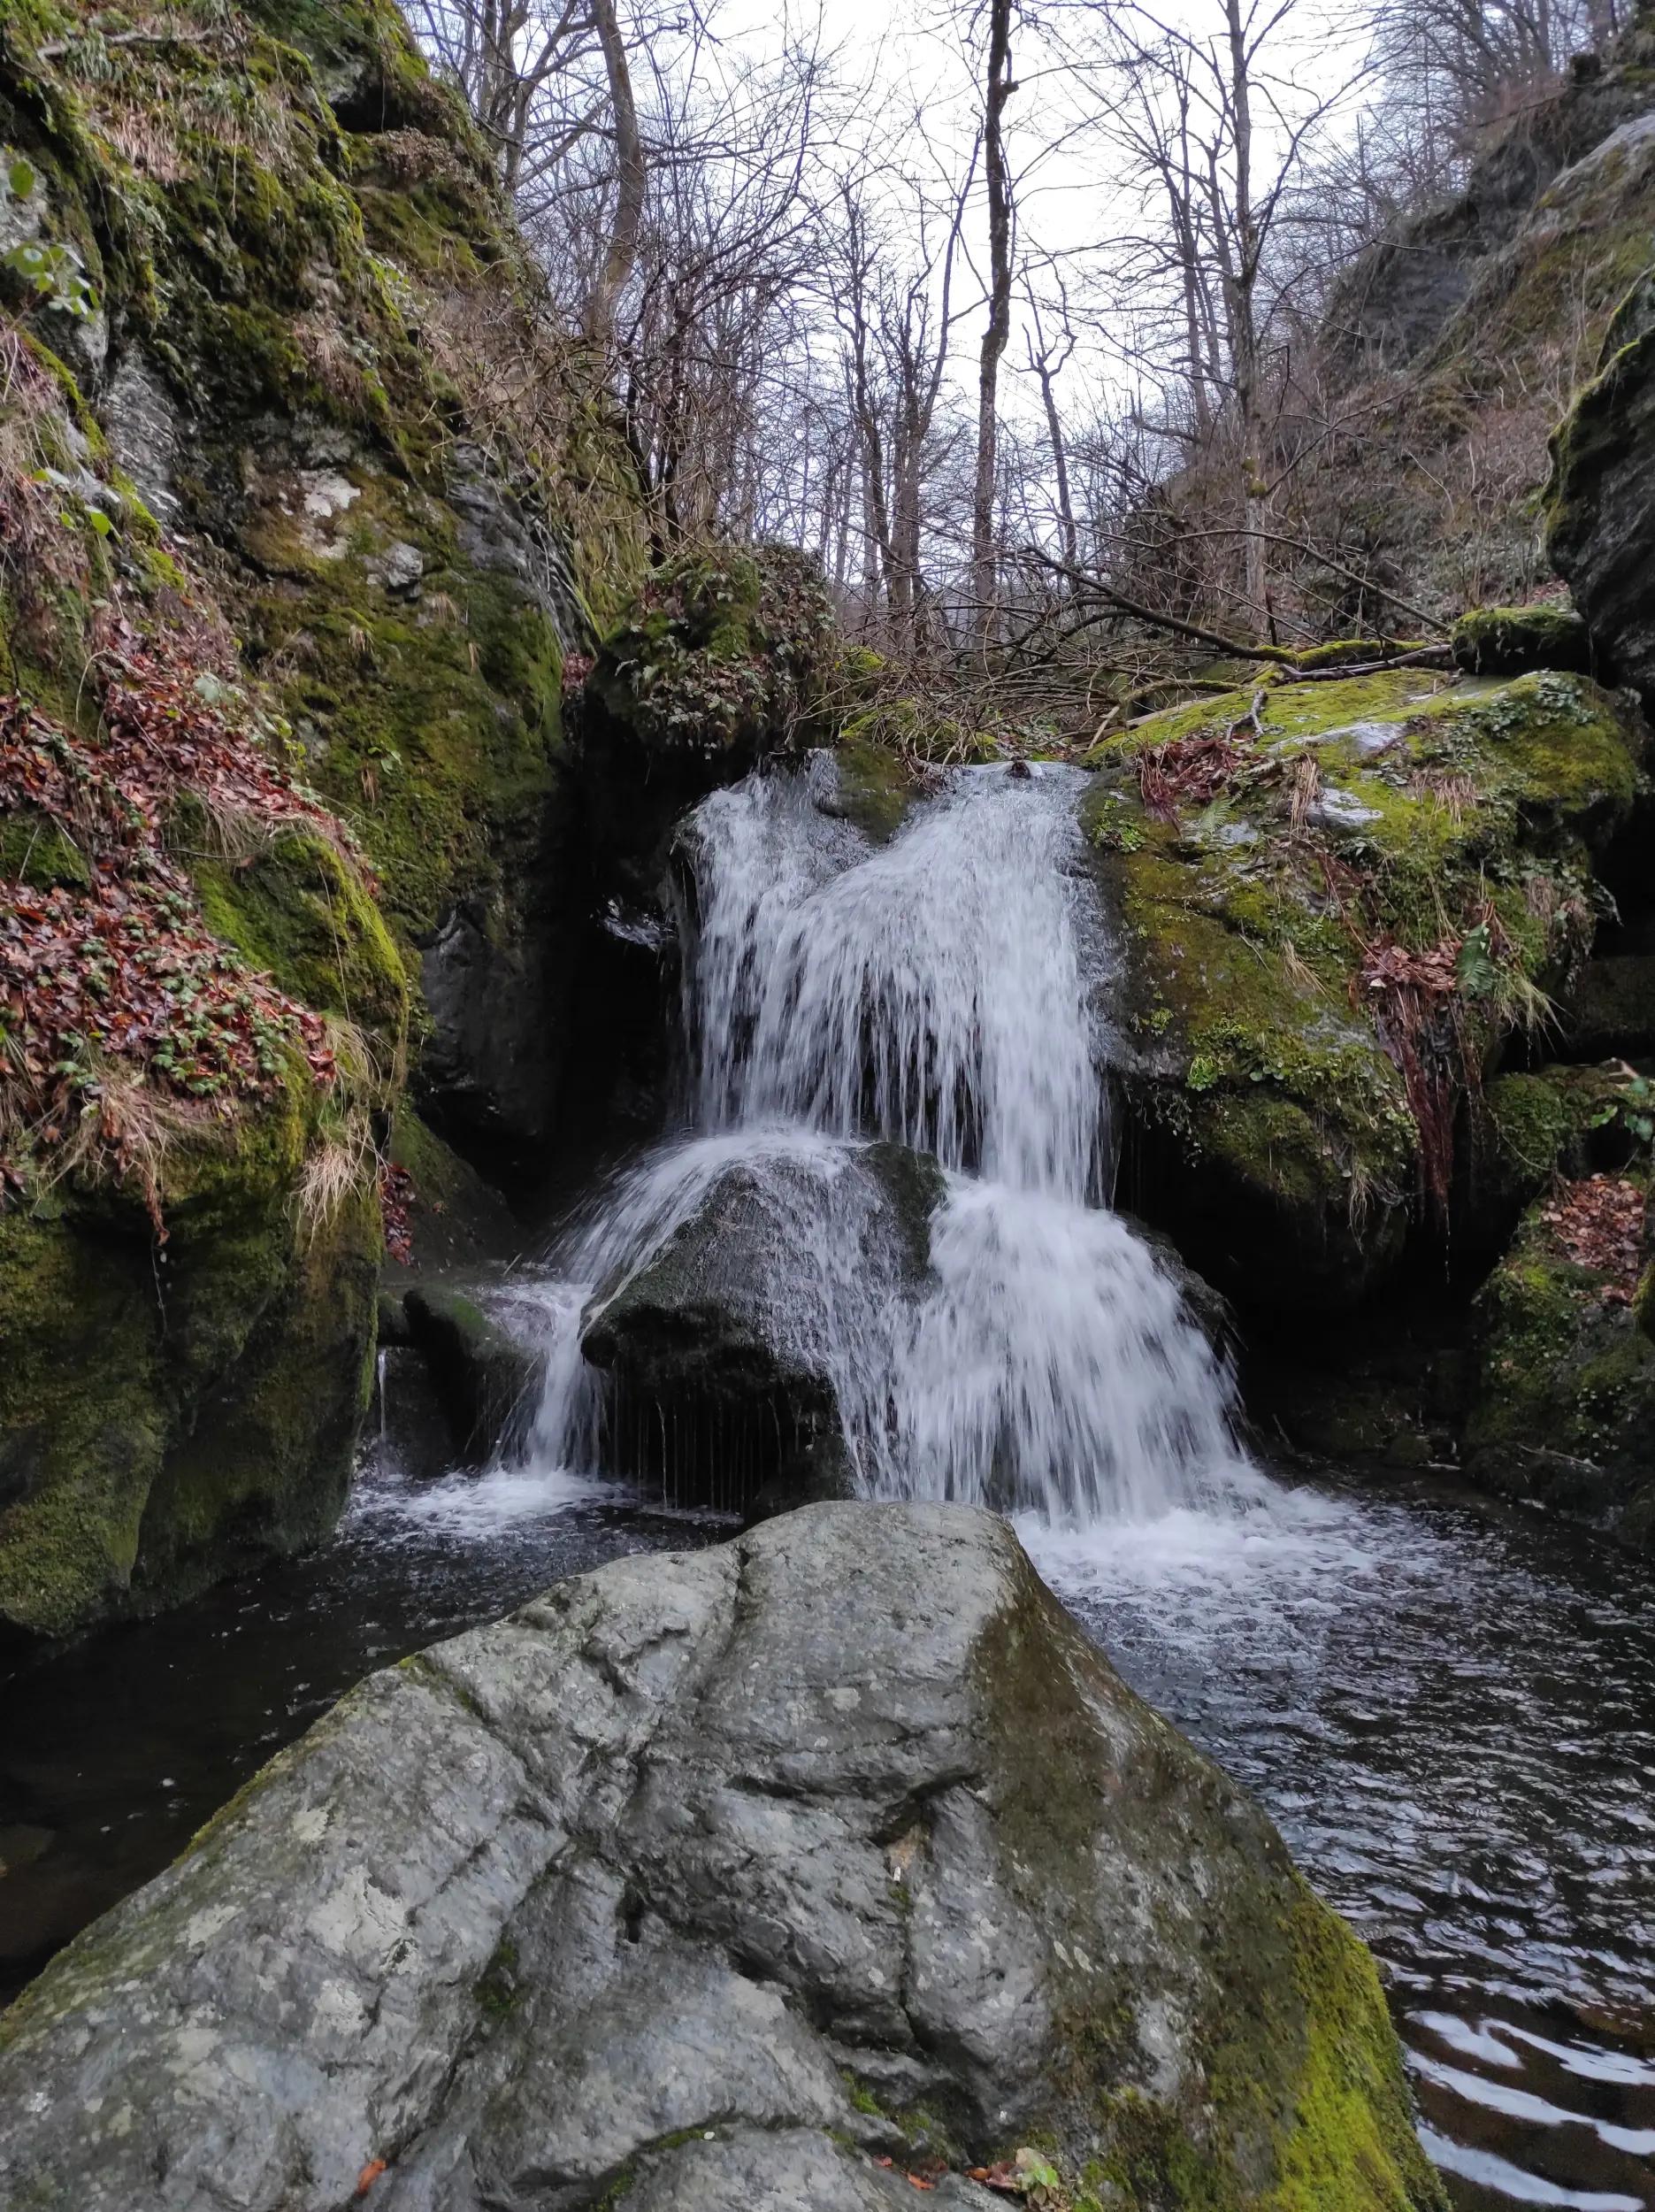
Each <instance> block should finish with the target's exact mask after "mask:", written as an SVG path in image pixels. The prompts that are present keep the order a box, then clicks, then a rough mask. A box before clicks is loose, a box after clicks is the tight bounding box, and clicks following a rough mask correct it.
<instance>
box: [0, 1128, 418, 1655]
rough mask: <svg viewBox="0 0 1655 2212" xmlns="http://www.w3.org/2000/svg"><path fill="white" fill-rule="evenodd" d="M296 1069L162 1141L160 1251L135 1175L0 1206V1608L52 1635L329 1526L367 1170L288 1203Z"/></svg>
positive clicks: (343, 1477) (360, 1331) (369, 1275)
mask: <svg viewBox="0 0 1655 2212" xmlns="http://www.w3.org/2000/svg"><path fill="white" fill-rule="evenodd" d="M311 1123H312V1116H311V1115H310V1113H308V1112H307V1110H306V1107H305V1103H304V1102H303V1101H302V1099H301V1098H300V1096H299V1095H298V1094H296V1091H295V1090H291V1089H290V1090H289V1091H288V1092H287V1094H285V1097H284V1102H283V1104H282V1105H281V1107H280V1109H278V1108H271V1109H268V1110H266V1111H265V1112H264V1115H263V1116H262V1117H261V1119H260V1122H259V1125H257V1127H256V1128H254V1129H252V1130H250V1131H243V1132H241V1133H240V1134H241V1141H239V1142H235V1141H232V1142H229V1143H224V1142H222V1141H220V1142H218V1143H212V1142H209V1143H208V1144H206V1145H204V1146H203V1148H201V1149H200V1150H199V1151H198V1152H196V1153H195V1155H194V1156H193V1157H191V1158H189V1159H188V1160H187V1161H186V1160H183V1159H179V1160H175V1161H174V1163H173V1165H172V1187H171V1194H170V1202H169V1233H168V1239H167V1243H166V1246H165V1250H164V1252H163V1253H162V1255H161V1256H160V1257H159V1259H157V1253H156V1250H155V1248H154V1241H153V1232H152V1228H151V1225H150V1223H149V1218H148V1217H147V1216H146V1214H145V1211H144V1209H143V1206H142V1203H141V1202H139V1201H138V1200H137V1199H135V1198H132V1197H123V1196H122V1195H121V1194H119V1193H116V1192H111V1191H109V1190H107V1189H103V1190H96V1191H76V1190H75V1189H74V1188H73V1187H70V1188H69V1189H67V1190H66V1191H59V1192H58V1193H57V1194H56V1196H55V1197H54V1199H53V1200H51V1201H50V1202H46V1203H43V1204H42V1205H38V1206H36V1207H35V1208H34V1210H33V1211H31V1212H29V1213H27V1214H21V1213H19V1214H15V1215H12V1216H11V1217H7V1218H5V1219H4V1220H0V1339H4V1344H5V1354H4V1361H0V1626H4V1627H7V1628H11V1629H12V1630H21V1631H25V1632H28V1633H31V1634H34V1635H48V1636H51V1635H64V1634H66V1633H68V1632H70V1631H72V1630H73V1629H76V1628H80V1627H82V1626H84V1625H85V1624H87V1623H88V1621H91V1620H96V1619H98V1618H100V1617H105V1616H108V1615H111V1614H119V1613H126V1612H133V1611H137V1612H143V1611H150V1610H154V1609H156V1608H157V1607H159V1606H163V1605H166V1604H169V1603H172V1602H175V1601H178V1600H179V1599H180V1598H181V1597H184V1596H188V1594H190V1593H191V1592H193V1591H195V1590H196V1589H199V1588H200V1587H201V1586H203V1584H204V1583H207V1582H209V1581H211V1580H213V1579H215V1578H218V1577H219V1576H221V1575H224V1574H226V1573H232V1572H234V1571H237V1570H240V1569H245V1568H247V1567H249V1565H254V1564H257V1563H259V1562H260V1561H261V1560H263V1559H265V1558H268V1557H270V1556H272V1555H278V1554H280V1553H283V1552H288V1551H293V1550H296V1549H299V1548H303V1546H304V1545H306V1544H312V1543H315V1542H316V1541H317V1540H318V1539H319V1538H320V1537H322V1536H324V1535H326V1533H327V1532H328V1530H329V1529H331V1528H332V1526H333V1523H334V1521H335V1520H336V1519H337V1517H338V1515H339V1512H340V1509H341V1507H342V1505H343V1504H344V1502H345V1496H346V1493H347V1491H348V1488H349V1480H350V1465H351V1453H352V1448H353V1446H354V1444H355V1441H356V1430H357V1425H358V1424H359V1422H360V1420H361V1417H362V1413H363V1410H364V1407H365V1406H366V1404H367V1400H368V1389H369V1385H370V1382H371V1380H372V1366H373V1363H372V1347H373V1320H374V1289H375V1284H376V1281H377V1279H378V1272H379V1251H380V1230H379V1214H378V1209H377V1207H376V1205H375V1204H374V1202H373V1197H372V1191H371V1190H364V1189H362V1188H360V1187H358V1188H356V1190H354V1191H352V1192H350V1193H349V1194H347V1196H346V1197H345V1199H344V1201H343V1202H342V1203H341V1206H340V1207H339V1209H338V1210H337V1211H336V1212H335V1213H334V1214H333V1217H332V1218H331V1219H330V1220H329V1221H328V1222H327V1223H326V1225H323V1226H321V1227H320V1228H319V1229H318V1230H316V1231H315V1232H314V1233H307V1232H306V1231H305V1230H304V1229H303V1227H302V1226H301V1225H299V1224H298V1223H296V1222H295V1217H294V1205H293V1200H294V1192H295V1188H296V1187H297V1186H298V1182H299V1178H300V1175H301V1172H302V1166H301V1164H302V1162H303V1156H304V1154H305V1150H306V1148H307V1145H308V1144H309V1143H310V1141H311V1138H312V1134H313V1130H312V1126H311Z"/></svg>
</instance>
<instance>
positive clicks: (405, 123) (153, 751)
mask: <svg viewBox="0 0 1655 2212" xmlns="http://www.w3.org/2000/svg"><path fill="white" fill-rule="evenodd" d="M0 145H4V150H5V160H4V191H3V192H0V253H3V254H4V265H3V267H0V298H3V300H4V313H3V315H0V346H4V380H3V385H0V505H3V506H4V548H3V549H0V614H3V616H4V621H3V623H0V635H3V637H4V657H3V658H0V684H3V685H4V689H5V692H6V694H7V697H6V699H5V701H4V712H5V713H6V715H7V717H8V721H7V728H6V738H5V750H4V774H3V775H0V836H3V837H4V846H3V848H0V852H3V856H4V877H5V879H6V882H5V890H4V921H3V922H0V1009H3V1018H4V1041H5V1049H6V1051H7V1054H8V1063H9V1064H8V1067H7V1071H6V1094H7V1095H6V1105H5V1110H4V1120H0V1157H3V1158H4V1171H5V1177H6V1188H5V1197H6V1202H5V1205H4V1210H3V1211H0V1333H4V1338H5V1340H6V1344H7V1349H8V1357H7V1360H6V1362H5V1363H4V1373H3V1374H0V1432H3V1433H4V1446H3V1447H0V1621H4V1622H5V1623H9V1624H12V1625H14V1626H16V1627H20V1628H23V1629H25V1630H28V1631H32V1632H41V1631H45V1632H63V1631H64V1630H66V1629H69V1628H72V1627H74V1626H76V1625H78V1624H81V1623H84V1622H85V1621H87V1620H88V1619H92V1618H95V1617H99V1616H101V1615H104V1614H107V1613H109V1612H111V1611H114V1610H119V1609H124V1608H127V1607H131V1606H138V1605H142V1606H148V1605H153V1604H155V1603H157V1602H163V1601H167V1600H169V1599H171V1598H173V1597H176V1596H177V1595H178V1594H180V1592H182V1591H184V1590H186V1589H188V1587H189V1586H192V1585H193V1584H194V1583H195V1582H196V1581H198V1580H199V1579H200V1578H203V1576H208V1575H213V1574H218V1573H221V1572H223V1571H226V1568H227V1567H229V1566H231V1565H234V1564H237V1563H245V1562H247V1561H249V1560H251V1559H256V1558H257V1557H258V1556H260V1555H264V1554H266V1553H268V1552H269V1551H271V1550H272V1549H284V1548H289V1547H291V1546H293V1545H295V1544H297V1543H300V1542H303V1541H306V1540H314V1539H315V1537H316V1536H317V1535H318V1534H319V1533H321V1532H324V1531H325V1530H326V1528H327V1526H329V1525H331V1521H332V1519H333V1516H334V1515H335V1514H336V1513H337V1510H338V1508H339V1505H340V1503H341V1501H342V1498H343V1495H344V1492H345V1487H346V1484H347V1482H348V1479H349V1463H350V1455H351V1451H352V1448H353V1445H354V1440H355V1434H356V1426H357V1423H358V1421H359V1418H360V1415H361V1411H362V1409H363V1406H364V1403H365V1396H366V1391H367V1387H368V1380H369V1377H370V1372H371V1366H372V1344H373V1312H374V1288H375V1280H376V1275H377V1270H378V1265H379V1256H380V1253H381V1249H382V1234H381V1228H380V1222H379V1182H380V1179H381V1177H382V1174H383V1173H384V1172H385V1171H386V1170H387V1165H388V1163H389V1161H390V1159H391V1156H392V1155H393V1154H394V1153H397V1152H400V1151H402V1149H403V1147H402V1145H400V1144H399V1142H398V1141H397V1140H396V1138H395V1136H394V1134H393V1130H394V1126H395V1125H396V1124H397V1122H398V1120H399V1118H400V1120H401V1124H402V1127H403V1129H404V1131H405V1133H406V1135H407V1139H408V1142H409V1144H410V1146H412V1147H413V1148H414V1150H416V1151H423V1155H424V1156H426V1157H430V1156H432V1151H431V1148H432V1142H433V1141H432V1140H430V1139H428V1138H421V1139H420V1140H419V1143H418V1145H415V1144H414V1138H415V1133H416V1130H415V1125H414V1124H413V1123H412V1122H411V1121H410V1118H409V1107H408V1105H405V1104H402V1103H401V1102H402V1096H403V1092H404V1087H405V1086H406V1085H408V1084H409V1083H410V1081H411V1086H412V1091H413V1094H414V1096H415V1097H416V1098H417V1099H418V1105H419V1109H420V1110H421V1111H422V1112H424V1113H425V1115H426V1116H427V1117H428V1118H429V1119H430V1120H431V1121H432V1122H433V1124H435V1125H437V1126H438V1127H439V1128H441V1130H442V1131H443V1132H444V1133H446V1134H447V1135H448V1136H449V1137H450V1138H452V1139H453V1140H454V1141H456V1142H458V1143H460V1144H462V1145H468V1146H471V1147H477V1146H479V1145H483V1146H487V1148H490V1150H491V1151H492V1152H493V1153H494V1155H495V1156H496V1157H497V1159H499V1160H500V1161H502V1162H505V1163H508V1164H509V1163H510V1161H511V1160H512V1159H514V1158H517V1157H519V1156H522V1155H523V1154H525V1153H530V1154H532V1153H533V1151H534V1149H535V1148H538V1147H540V1146H542V1145H543V1144H544V1142H545V1141H546V1140H547V1137H548V1133H549V1130H550V1128H551V1127H552V1125H553V1121H554V1118H555V1113H556V1110H557V1086H558V1082H559V1080H560V1078H561V1055H562V1053H563V1050H564V1049H565V1047H566V1039H567V1035H568V1021H567V1010H568V1004H569V996H570V989H571V970H572V967H573V965H574V954H573V937H574V933H575V929H576V926H577V922H576V918H577V916H578V914H579V912H580V911H581V902H582V900H583V898H584V896H585V885H584V876H583V866H582V861H581V856H580V851H579V843H578V836H577V833H576V831H575V826H574V818H575V813H576V810H577V802H576V801H575V799H574V797H573V796H572V791H571V774H570V769H569V761H568V748H567V744H566V741H565V738H564V734H563V663H564V659H565V657H566V656H567V655H568V654H570V653H571V652H576V651H582V650H586V649H588V648H589V647H590V645H591V643H592V641H593V634H594V621H597V620H607V619H608V618H611V617H612V615H613V613H614V611H616V609H617V608H618V606H619V605H620V604H622V603H624V601H625V600H626V598H627V597H628V596H629V595H630V594H631V593H632V589H633V588H634V585H635V581H636V579H637V577H638V575H639V573H640V570H641V565H642V557H643V556H642V539H641V534H640V529H639V526H638V524H637V521H636V518H635V516H634V514H633V511H632V507H631V505H630V504H629V502H628V497H627V495H626V490H625V478H624V471H622V470H621V469H620V468H619V466H618V465H617V459H616V454H617V444H616V441H615V439H614V437H613V435H612V434H611V432H610V430H609V426H608V424H607V422H606V420H605V419H604V418H603V416H602V414H601V410H600V409H598V408H597V407H595V406H594V405H588V404H587V403H585V402H583V401H581V400H580V399H579V398H578V388H579V380H578V377H571V376H570V375H568V374H565V373H560V371H559V365H558V362H557V358H556V356H555V349H554V347H553V344H552V341H551V340H550V339H549V338H548V335H547V334H546V333H545V331H544V329H543V327H542V325H541V323H540V319H539V316H538V312H537V308H536V292H535V288H534V283H533V275H532V272H531V271H530V269H529V267H528V265H527V264H526V262H525V257H524V256H523V253H522V250H521V248H520V247H519V245H518V243H517V239H516V236H515V234H514V233H513V231H512V229H511V227H510V224H509V222H508V221H507V219H506V218H505V216H504V213H503V211H502V206H501V204H500V203H499V200H498V198H497V196H496V193H495V189H494V184H493V181H492V176H491V172H490V167H489V164H488V161H487V156H486V154H485V153H484V151H483V150H482V149H481V147H480V145H479V142H477V140H476V138H475V136H474V134H473V133H472V131H471V127H470V124H469V122H468V120H467V119H466V117H465V115H464V111H463V109H462V108H461V106H460V104H458V102H457V101H456V99H455V98H454V97H453V96H450V95H449V94H448V93H446V92H444V91H443V90H441V88H439V87H438V86H437V85H436V84H435V83H434V82H433V81H432V79H431V78H430V77H429V75H428V74H427V73H426V71H425V66H424V65H423V63H422V62H421V61H420V60H419V58H418V56H417V55H416V53H415V51H414V50H413V48H412V45H411V43H410V40H409V37H408V35H407V33H406V30H405V28H404V27H403V25H402V19H401V18H400V16H399V15H398V14H397V12H396V11H395V9H394V8H392V7H390V6H389V5H387V4H379V0H360V4H355V0H353V4H350V5H344V6H332V5H330V6H326V7H322V6H316V5H310V4H307V0H291V4H279V0H270V4H258V5H253V6H249V7H246V8H236V9H225V8H220V7H205V6H203V7H202V8H199V9H192V8H189V7H182V8H180V9H177V10H175V11H173V12H172V17H170V18H169V19H168V20H167V22H166V23H165V25H151V24H149V22H147V21H146V23H145V24H143V25H142V26H141V27H138V28H136V29H134V28H133V27H131V26H130V24H129V23H128V22H127V20H126V18H124V17H122V16H119V14H118V13H115V12H97V11H91V12H88V11H86V10H82V9H78V8H58V7H56V6H54V5H51V4H50V0H42V4H29V5H26V6H23V7H21V8H17V7H14V8H12V9H11V10H9V11H7V13H6V17H5V21H4V27H3V28H0ZM525 371H526V372H527V373H526V374H525ZM520 388H529V389H530V390H532V392H533V394H534V398H533V405H532V406H530V407H525V406H524V405H523V404H521V403H519V402H518V399H517V393H518V391H519V389H520ZM548 394H551V395H555V409H551V408H548V403H547V400H546V398H545V395H548Z"/></svg>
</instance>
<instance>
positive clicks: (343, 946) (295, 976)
mask: <svg viewBox="0 0 1655 2212" xmlns="http://www.w3.org/2000/svg"><path fill="white" fill-rule="evenodd" d="M193 813H194V819H193V820H192V821H191V822H190V823H188V824H186V825H184V826H181V827H180V835H181V836H182V837H184V838H191V839H193V838H194V837H196V836H202V837H203V838H204V836H205V833H206V824H205V820H204V817H203V816H202V814H201V812H200V810H199V809H197V810H193ZM188 865H189V868H190V872H191V875H192V877H193V879H194V881H195V888H196V891H197V893H198V895H199V896H200V899H201V902H202V909H203V913H204V914H205V916H206V918H207V923H208V926H209V927H210V928H211V930H212V931H213V933H214V934H215V935H217V936H219V937H222V938H223V939H224V940H225V941H226V943H227V944H231V945H234V948H235V949H236V950H237V951H238V952H239V953H240V954H241V956H243V958H244V959H246V960H247V961H248V962H249V964H250V965H252V966H254V967H257V968H263V969H264V970H266V971H268V972H269V973H270V974H271V975H272V976H273V977H274V979H275V980H276V981H277V982H278V983H279V984H280V986H281V987H282V989H283V990H285V991H287V992H288V993H290V994H291V995H292V996H294V997H295V998H296V999H299V1000H300V1001H302V1002H303V1003H304V1004H305V1005H307V1006H312V1007H315V1008H318V1010H321V1011H323V1012H325V1013H332V1014H337V1015H340V1016H341V1017H342V1018H344V1019H345V1020H347V1021H349V1022H351V1023H353V1024H354V1025H356V1027H357V1028H358V1029H360V1030H361V1031H362V1032H363V1033H364V1036H365V1037H366V1038H367V1040H368V1041H369V1045H370V1049H371V1050H372V1051H373V1053H374V1054H375V1056H376V1058H377V1059H378V1060H379V1063H380V1064H381V1071H382V1075H383V1077H384V1078H385V1079H389V1077H390V1075H391V1073H392V1071H393V1070H394V1069H395V1066H396V1065H397V1064H398V1061H399V1059H400V1057H401V1054H402V1046H403V1041H404V1038H405V1035H406V1032H407V1026H408V976H407V972H406V970H405V968H404V965H403V963H402V956H401V955H400V954H399V953H398V951H397V949H396V947H395V944H394V943H393V942H392V941H391V937H390V933H389V932H388V931H387V928H386V926H385V922H384V920H383V918H382V917H381V916H380V913H379V908H378V906H377V905H376V904H375V902H374V900H373V897H372V894H371V893H370V891H369V890H368V888H367V886H366V885H365V884H364V882H363V880H362V878H361V876H360V874H359V873H358V872H357V870H356V867H355V866H354V865H353V864H351V862H350V861H349V859H348V858H347V857H346V856H344V855H343V854H342V853H341V852H340V851H339V850H338V849H337V848H335V847H334V846H333V845H331V844H329V843H327V842H326V841H325V840H323V839H322V838H320V837H318V836H316V835H315V834H313V833H311V832H310V831H292V830H289V831H285V832H283V833H281V834H280V835H279V836H278V837H277V838H276V839H275V840H274V841H272V843H271V844H270V845H268V846H266V847H264V848H263V849H256V850H255V851H253V852H252V853H250V854H248V855H246V856H244V857H242V858H241V859H239V860H232V859H227V858H220V857H218V856H217V855H215V854H213V853H212V852H211V849H210V848H209V847H206V846H204V845H200V846H195V848H194V849H192V850H190V852H189V855H188Z"/></svg>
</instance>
